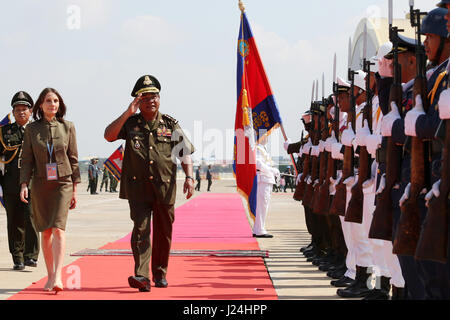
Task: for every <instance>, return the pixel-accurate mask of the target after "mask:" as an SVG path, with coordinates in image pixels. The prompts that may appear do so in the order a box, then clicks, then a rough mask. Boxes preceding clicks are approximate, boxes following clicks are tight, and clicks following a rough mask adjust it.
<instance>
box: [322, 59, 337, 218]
mask: <svg viewBox="0 0 450 320" xmlns="http://www.w3.org/2000/svg"><path fill="white" fill-rule="evenodd" d="M338 91H339V86H338V83H337V80H336V54H334V64H333V97H334V101H335V102H334V103H333V99H331V101H329V102H328V103H329V104H333V105H334V119H333V126H332V131H333V132H334V136H335V138H336V139H338V138H339V108H338ZM337 162H338V160H335V159H333V157H332V155H331V152H328V160H327V169H326V170H327V171H326V177H325V180H324V182H323V184H322V185H321V186H320V189H319V195H320V196H319V205H318V208H317V210H318V212H319V213H320V214H328V213H329V211H330V205H331V195H330V178H333V179H335V180H336V179H337Z"/></svg>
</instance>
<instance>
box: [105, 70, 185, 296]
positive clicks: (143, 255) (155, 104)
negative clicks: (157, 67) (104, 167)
mask: <svg viewBox="0 0 450 320" xmlns="http://www.w3.org/2000/svg"><path fill="white" fill-rule="evenodd" d="M160 91H161V85H160V83H159V81H158V80H157V79H156V78H155V77H153V76H151V75H144V76H142V77H141V78H139V79H138V80H137V82H136V85H135V86H134V89H133V91H132V93H131V96H133V97H135V99H134V100H133V102H131V104H130V105H129V107H128V108H127V110H126V111H125V112H124V113H123V114H122V115H121V116H120V117H119V118H118V119H116V120H115V121H114V122H112V123H111V124H110V125H109V126H108V127H107V128H106V130H105V139H106V140H107V141H109V142H112V141H115V140H117V139H124V140H126V146H125V154H124V158H123V165H122V176H121V183H120V194H119V197H120V198H121V199H128V203H129V206H130V215H131V219H132V220H133V222H134V228H133V232H132V236H131V248H132V251H133V256H134V262H135V268H134V273H135V274H134V276H131V277H129V278H128V283H129V285H130V287H132V288H137V289H139V291H141V292H142V291H143V292H145V291H147V292H148V291H150V280H149V262H150V257H151V258H152V263H151V265H152V270H151V271H152V276H153V281H154V283H155V286H156V287H167V285H168V283H167V280H166V274H167V268H168V263H169V253H170V246H171V240H172V224H173V221H174V204H175V196H176V174H177V163H176V158H178V159H179V160H181V166H182V168H183V170H184V172H185V174H186V179H185V182H184V187H183V191H184V193H187V197H186V198H187V199H189V198H190V197H191V196H192V195H193V193H194V178H193V167H192V160H191V154H192V153H193V152H194V146H193V145H192V144H191V143H190V141H189V140H188V139H187V138H186V136H185V135H184V133H183V131H182V129H181V127H180V125H179V124H178V121H177V120H175V119H174V118H172V117H171V116H169V115H167V114H162V113H161V112H159V106H160V94H159V93H160ZM138 109H139V110H140V113H136V112H137V110H138ZM152 215H153V232H154V234H153V248H152V247H151V245H150V221H151V218H152Z"/></svg>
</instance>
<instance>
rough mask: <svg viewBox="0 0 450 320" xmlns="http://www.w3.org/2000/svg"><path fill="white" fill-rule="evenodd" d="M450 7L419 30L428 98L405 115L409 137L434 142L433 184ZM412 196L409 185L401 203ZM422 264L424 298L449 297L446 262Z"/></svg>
mask: <svg viewBox="0 0 450 320" xmlns="http://www.w3.org/2000/svg"><path fill="white" fill-rule="evenodd" d="M447 14H448V10H447V9H444V8H436V9H433V10H431V11H430V12H429V13H428V15H427V16H426V17H425V18H424V19H423V21H422V25H421V30H420V33H421V34H422V35H425V36H426V38H425V41H424V46H425V51H426V54H427V56H428V60H429V61H430V62H431V65H432V66H433V67H434V68H433V69H431V70H432V71H431V70H430V71H429V78H428V97H421V99H418V97H419V96H417V97H416V104H415V107H414V108H413V109H412V110H410V111H409V112H408V113H407V114H406V116H405V121H404V123H405V125H404V133H405V134H406V135H408V136H412V137H417V138H419V139H421V140H422V141H431V142H430V144H431V166H430V167H429V171H428V172H425V174H426V175H427V176H429V177H430V183H431V185H433V184H435V183H436V182H437V181H438V180H439V178H440V167H441V157H442V145H441V143H440V142H439V140H438V139H436V137H435V133H436V131H437V129H438V127H439V123H440V121H441V119H440V117H439V111H438V101H439V99H440V95H441V93H442V92H443V91H444V90H446V89H447V81H448V78H446V74H447V70H448V66H447V65H448V57H449V54H450V40H449V39H448V38H447V35H448V31H447V21H446V19H445V17H446V16H447ZM425 99H428V100H429V101H428V102H429V106H430V107H429V108H428V110H427V111H425V112H424V109H423V106H422V101H424V100H425ZM408 197H409V187H407V188H406V189H405V193H404V195H403V197H402V199H401V200H400V202H402V201H405V200H406V199H407V198H408ZM420 204H422V205H421V206H420V211H421V222H423V221H424V218H425V216H426V212H427V209H426V206H425V200H424V199H422V198H420ZM419 261H420V266H421V271H422V272H421V273H420V275H419V276H420V278H421V280H422V282H423V284H424V287H425V299H444V300H447V299H450V283H449V282H450V281H449V270H448V263H447V266H446V265H445V264H443V263H439V262H435V261H430V260H425V259H422V260H419Z"/></svg>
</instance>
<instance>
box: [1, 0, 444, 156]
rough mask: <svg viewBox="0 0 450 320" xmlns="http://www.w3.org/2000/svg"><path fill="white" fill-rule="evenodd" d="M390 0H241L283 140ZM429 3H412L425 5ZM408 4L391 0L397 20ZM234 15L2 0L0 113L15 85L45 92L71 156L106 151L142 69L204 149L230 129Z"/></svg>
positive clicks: (232, 0) (94, 2) (82, 0)
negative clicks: (70, 140) (360, 29)
mask: <svg viewBox="0 0 450 320" xmlns="http://www.w3.org/2000/svg"><path fill="white" fill-rule="evenodd" d="M387 2H388V1H387V0H383V1H375V0H372V1H368V0H346V1H344V2H343V1H332V0H324V1H303V0H278V1H273V0H272V1H268V0H245V1H244V3H245V5H246V9H247V10H246V11H247V16H248V19H249V22H250V24H251V26H252V29H253V33H254V36H255V38H256V42H257V45H258V47H259V50H260V55H261V58H262V60H263V63H264V66H265V69H266V71H267V74H268V77H269V81H270V83H271V85H272V89H273V92H274V94H275V98H276V100H277V102H278V105H279V109H280V114H281V117H282V119H283V122H284V127H285V130H286V133H287V135H288V137H289V138H290V139H291V140H296V139H299V138H300V132H301V129H302V125H301V122H300V115H301V113H302V112H304V111H305V110H306V108H307V107H308V105H309V100H310V96H311V83H312V80H313V79H319V78H321V76H322V72H325V81H326V88H327V90H326V92H325V93H326V94H327V95H328V94H329V93H330V91H331V72H332V59H333V55H334V53H335V52H337V55H338V74H341V75H345V68H346V61H347V57H346V56H347V41H348V38H349V36H352V35H353V33H354V31H355V28H356V26H357V24H358V22H359V21H360V19H361V18H363V17H367V16H374V15H380V16H384V17H385V16H387V11H386V10H387V9H386V8H387ZM435 2H438V1H437V0H436V1H433V0H421V1H416V3H417V5H418V6H420V7H421V8H423V9H424V10H429V9H432V8H433V7H434V5H435ZM344 3H345V4H344ZM71 5H75V6H77V8H79V9H80V16H79V17H80V20H79V21H80V28H79V29H77V28H75V29H70V28H69V27H68V22H70V21H72V22H73V20H70V19H72V18H73V17H74V16H73V14H71V13H68V8H70V6H71ZM407 5H408V1H407V0H402V1H399V0H394V6H395V16H396V17H400V16H403V15H404V13H406V11H408V10H409V8H408V6H407ZM239 19H240V11H239V9H238V1H237V0H208V1H207V0H192V1H181V0H173V1H153V0H145V1H144V0H131V1H124V0H70V1H67V0H17V1H8V2H6V3H4V4H3V8H2V10H1V12H0V52H1V58H2V62H1V64H0V74H1V75H2V76H1V79H0V82H1V90H0V101H1V108H0V114H6V113H7V112H9V111H10V101H11V97H12V95H13V94H14V93H15V92H16V91H18V90H26V91H28V92H29V93H30V94H31V95H32V96H33V98H34V99H35V100H36V98H37V96H38V94H39V93H40V91H41V90H42V89H43V88H45V87H47V86H50V87H54V88H56V89H57V90H59V91H60V93H61V95H62V96H63V98H64V99H65V102H66V104H67V106H68V114H67V117H66V118H67V119H68V120H71V121H73V122H74V123H75V126H76V129H77V137H78V146H79V155H80V158H83V157H86V156H91V155H96V156H100V157H106V156H108V155H109V154H111V153H112V152H113V151H114V149H115V148H116V147H117V146H118V145H119V144H120V142H115V143H108V142H106V141H105V140H104V139H103V132H104V129H105V127H106V126H107V125H108V124H109V123H110V122H111V121H113V120H114V119H115V118H117V117H118V116H119V115H120V114H121V113H122V112H123V111H124V110H125V109H126V107H127V106H128V104H129V103H130V102H131V99H132V98H131V96H130V92H131V90H132V88H133V86H134V83H135V81H136V80H137V78H139V77H140V76H141V75H143V74H147V73H149V74H153V75H155V76H156V77H157V78H158V79H159V80H160V82H161V84H162V92H161V108H160V111H161V112H163V113H168V114H170V115H172V116H173V117H175V118H176V119H178V120H179V121H180V124H181V126H182V127H183V128H185V129H186V130H187V131H189V132H191V133H192V134H194V124H195V123H197V125H198V124H199V123H201V126H202V130H201V131H202V132H203V133H199V135H198V136H197V138H196V139H195V140H196V141H193V142H194V144H196V145H199V144H201V142H203V143H204V147H203V148H200V153H201V150H202V149H208V148H207V147H208V146H207V144H208V141H205V139H206V140H207V139H208V137H209V136H211V135H214V132H222V133H224V135H225V132H226V131H227V130H232V128H233V127H234V117H235V111H236V83H235V77H236V76H235V73H236V42H237V36H238V31H239ZM72 27H73V25H72ZM197 130H198V128H197ZM208 130H209V133H208V132H206V131H208ZM205 132H206V133H205ZM201 140H203V141H201ZM211 141H212V140H210V142H209V143H210V144H211V143H213V142H211ZM279 141H280V142H281V137H280V138H279ZM209 147H211V145H210V146H209ZM209 149H211V148H209ZM228 150H232V149H231V148H228ZM200 153H197V157H199V156H200ZM224 153H227V151H224ZM205 156H208V155H205Z"/></svg>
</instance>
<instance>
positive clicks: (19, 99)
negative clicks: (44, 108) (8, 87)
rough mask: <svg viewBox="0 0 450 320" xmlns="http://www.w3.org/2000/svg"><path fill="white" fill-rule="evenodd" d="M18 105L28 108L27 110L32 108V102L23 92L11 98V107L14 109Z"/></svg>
mask: <svg viewBox="0 0 450 320" xmlns="http://www.w3.org/2000/svg"><path fill="white" fill-rule="evenodd" d="M19 104H21V105H25V106H28V108H33V105H34V102H33V99H32V98H31V96H30V95H29V94H28V93H26V92H25V91H19V92H17V93H16V94H15V95H14V96H13V98H12V100H11V107H13V108H14V107H15V106H17V105H19Z"/></svg>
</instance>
